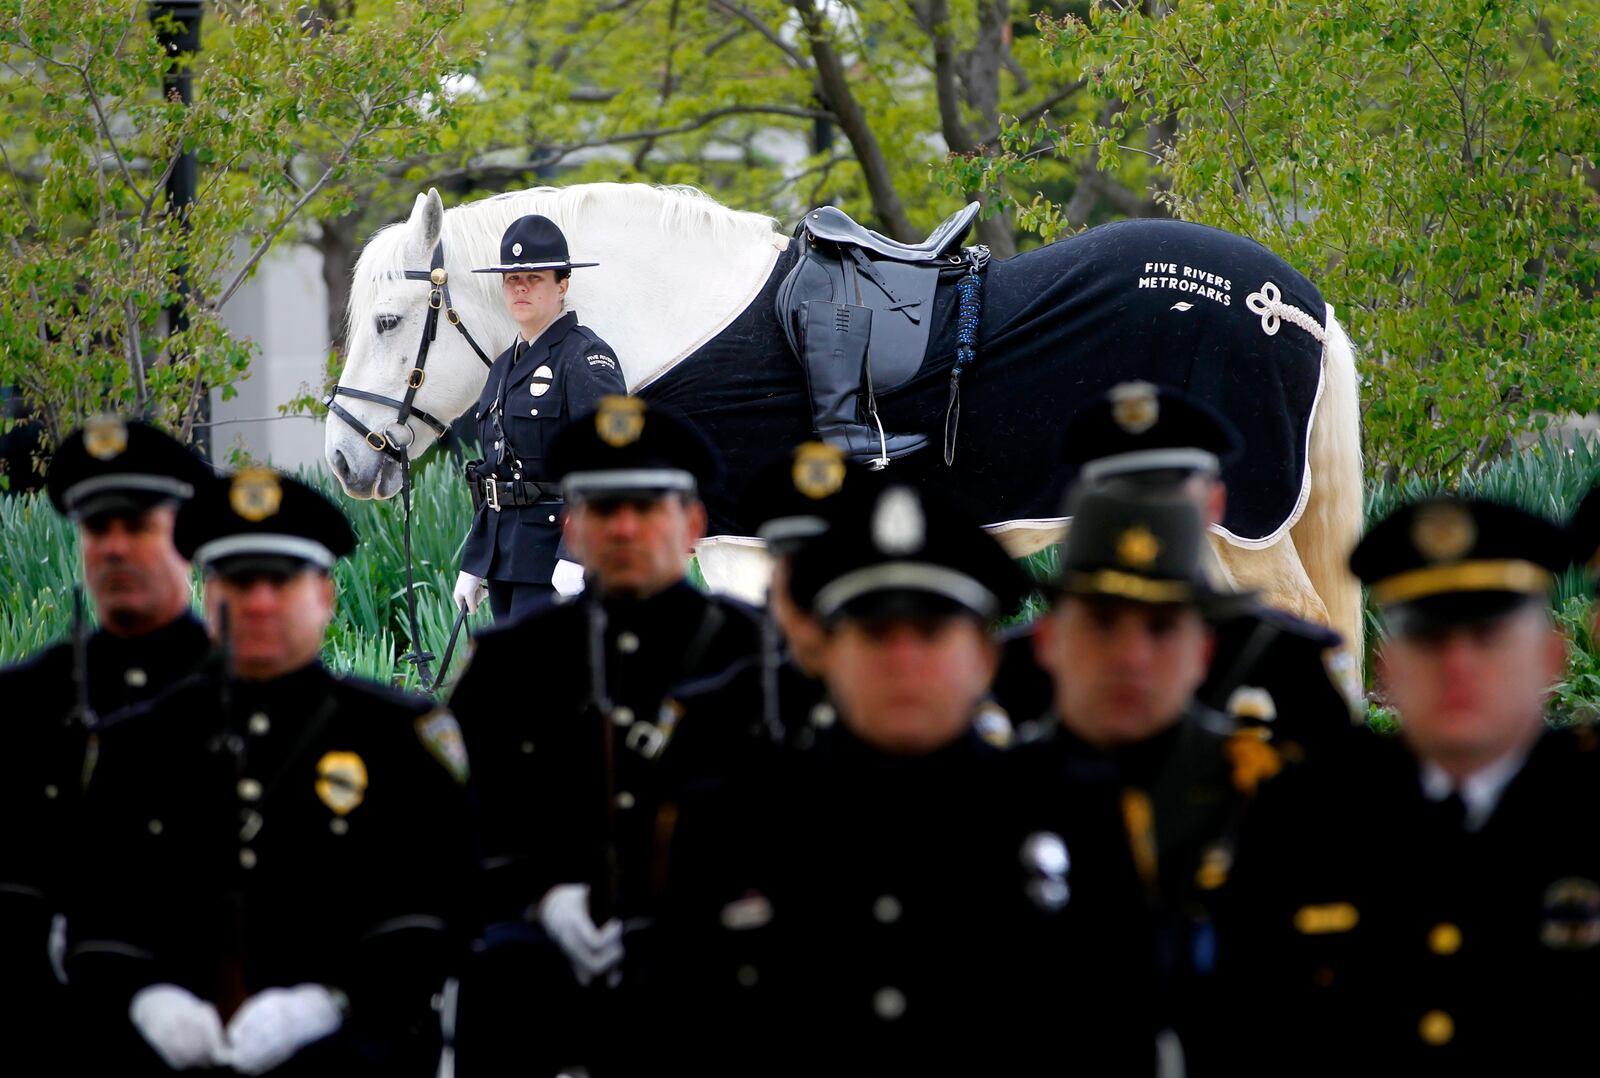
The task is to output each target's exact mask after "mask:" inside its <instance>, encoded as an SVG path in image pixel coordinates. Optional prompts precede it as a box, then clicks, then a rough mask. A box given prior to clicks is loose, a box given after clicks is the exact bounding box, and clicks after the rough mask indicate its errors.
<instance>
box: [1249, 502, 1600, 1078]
mask: <svg viewBox="0 0 1600 1078" xmlns="http://www.w3.org/2000/svg"><path fill="white" fill-rule="evenodd" d="M1568 560H1569V548H1568V546H1567V540H1566V537H1565V536H1564V535H1563V533H1562V531H1561V529H1559V528H1557V527H1556V526H1555V525H1553V524H1551V523H1550V522H1548V521H1546V520H1543V519H1541V518H1539V517H1536V516H1533V515H1531V514H1528V513H1525V512H1522V511H1521V510H1518V509H1513V508H1509V507H1506V506H1501V505H1495V504H1492V503H1489V502H1484V501H1477V500H1472V499H1464V498H1438V499H1432V500H1427V501H1422V502H1417V503H1415V504H1412V505H1407V506H1404V507H1402V508H1400V509H1397V510H1396V511H1395V512H1393V513H1391V514H1390V515H1389V516H1388V517H1386V518H1385V519H1384V520H1382V521H1380V522H1379V523H1378V524H1376V525H1375V526H1373V528H1372V529H1371V531H1369V532H1368V534H1367V536H1366V538H1364V539H1363V540H1362V541H1361V543H1360V544H1359V545H1358V546H1357V547H1356V549H1355V552H1354V553H1353V554H1352V555H1351V557H1350V565H1351V568H1352V569H1353V570H1354V571H1355V573H1356V575H1357V576H1359V577H1360V578H1361V580H1362V581H1363V582H1364V583H1365V584H1367V585H1368V587H1369V588H1370V589H1371V596H1372V599H1373V601H1374V602H1375V603H1376V604H1377V605H1378V607H1379V608H1380V609H1381V611H1382V614H1383V619H1384V624H1385V628H1386V635H1385V637H1384V638H1383V640H1382V642H1381V643H1380V645H1379V653H1378V658H1377V662H1378V677H1379V681H1380V684H1381V686H1382V688H1383V689H1384V691H1385V692H1386V693H1387V695H1388V699H1389V700H1390V702H1392V704H1393V705H1394V707H1395V708H1396V710H1397V711H1398V712H1399V715H1400V735H1399V736H1398V737H1379V736H1377V735H1371V736H1365V737H1363V738H1361V739H1360V748H1361V752H1360V754H1359V755H1358V756H1357V758H1356V759H1355V761H1354V766H1345V767H1330V766H1319V765H1320V764H1321V761H1318V760H1317V759H1316V758H1313V759H1312V760H1311V761H1310V764H1309V765H1308V766H1307V767H1305V768H1303V769H1301V770H1300V771H1299V772H1298V773H1296V774H1292V775H1285V776H1284V778H1283V780H1281V781H1279V782H1274V783H1272V784H1271V785H1270V786H1269V787H1268V788H1267V790H1266V791H1265V792H1264V794H1263V796H1262V799H1261V803H1260V805H1259V811H1258V812H1257V813H1256V814H1254V815H1253V816H1252V818H1251V820H1250V822H1249V825H1248V827H1247V829H1246V833H1245V836H1244V839H1243V841H1242V843H1241V848H1240V852H1239V861H1238V866H1237V872H1236V874H1235V884H1236V888H1237V901H1238V909H1237V910H1236V912H1235V915H1234V916H1233V917H1232V918H1230V920H1229V922H1228V923H1227V924H1226V925H1225V928H1226V931H1225V933H1224V943H1225V944H1228V945H1229V947H1228V950H1227V951H1225V955H1229V956H1236V957H1237V968H1236V970H1235V972H1236V973H1237V989H1238V993H1237V995H1236V997H1235V999H1234V1000H1233V1005H1234V1006H1235V1007H1241V1006H1243V1007H1248V1008H1249V1013H1250V1014H1251V1016H1252V1022H1251V1032H1250V1033H1249V1034H1247V1035H1245V1036H1241V1037H1240V1038H1239V1039H1238V1040H1237V1041H1236V1042H1235V1048H1236V1049H1237V1055H1238V1057H1239V1059H1238V1064H1239V1066H1238V1068H1237V1069H1238V1070H1239V1072H1241V1073H1245V1072H1249V1073H1260V1074H1267V1073H1271V1074H1281V1073H1284V1072H1285V1071H1293V1072H1294V1073H1296V1074H1308V1075H1321V1074H1329V1075H1332V1074H1349V1073H1351V1071H1352V1068H1355V1067H1361V1066H1370V1064H1371V1061H1372V1060H1383V1065H1384V1067H1385V1068H1388V1069H1391V1070H1393V1071H1394V1072H1395V1073H1404V1074H1413V1075H1446V1074H1451V1075H1454V1074H1490V1073H1521V1074H1555V1073H1559V1072H1560V1070H1564V1069H1566V1068H1569V1067H1571V1066H1572V1065H1573V1061H1574V1060H1581V1059H1583V1058H1585V1056H1586V1055H1587V1053H1588V1052H1589V1050H1590V1048H1589V1042H1590V1040H1591V1039H1592V1033H1591V1029H1592V1026H1591V1017H1592V1014H1593V990H1594V985H1595V983H1596V981H1597V979H1600V844H1597V843H1596V842H1595V841H1594V835H1593V821H1594V820H1595V818H1596V814H1597V812H1600V751H1597V745H1600V739H1597V737H1596V736H1595V731H1594V730H1593V729H1592V728H1589V727H1580V728H1575V729H1567V730H1554V729H1551V728H1550V727H1549V726H1548V725H1547V724H1546V722H1545V716H1544V706H1545V701H1546V699H1547V697H1548V692H1549V688H1550V686H1551V685H1552V684H1553V683H1554V682H1556V681H1557V680H1558V679H1559V678H1560V677H1561V675H1562V672H1563V668H1564V663H1565V656H1566V644H1565V641H1564V639H1563V637H1562V636H1561V634H1560V633H1559V632H1558V631H1557V630H1556V628H1555V627H1554V625H1553V624H1552V622H1551V618H1550V613H1549V605H1548V603H1549V596H1550V592H1551V589H1552V588H1553V586H1554V579H1555V578H1554V574H1555V573H1557V572H1559V571H1560V570H1561V569H1563V568H1564V567H1565V565H1566V564H1567V562H1568ZM1235 1013H1237V1012H1235ZM1558 1068H1559V1069H1558Z"/></svg>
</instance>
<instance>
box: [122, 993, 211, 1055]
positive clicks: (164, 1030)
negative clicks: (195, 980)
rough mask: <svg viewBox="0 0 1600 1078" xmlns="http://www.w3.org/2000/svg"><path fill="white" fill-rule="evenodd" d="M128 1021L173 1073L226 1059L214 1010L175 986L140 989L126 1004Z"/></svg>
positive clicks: (192, 994) (193, 995) (203, 1001)
mask: <svg viewBox="0 0 1600 1078" xmlns="http://www.w3.org/2000/svg"><path fill="white" fill-rule="evenodd" d="M128 1018H129V1020H131V1021H132V1022H133V1025H134V1028H135V1029H137V1030H138V1031H139V1035H140V1036H142V1037H143V1038H144V1039H145V1040H146V1041H148V1042H149V1043H150V1047H152V1048H154V1049H155V1050H156V1054H157V1055H159V1056H160V1057H161V1058H162V1060H164V1061H165V1062H166V1064H167V1066H169V1067H171V1068H172V1069H173V1070H175V1071H181V1070H188V1069H189V1068H190V1067H210V1066H215V1065H220V1064H222V1063H225V1062H226V1060H227V1052H228V1048H227V1041H226V1039H225V1038H224V1036H223V1033H222V1018H221V1017H220V1016H219V1015H218V1014H217V1009H216V1008H215V1007H213V1006H212V1005H211V1004H209V1003H207V1002H206V1001H205V1000H203V999H201V998H200V997H199V996H196V995H195V994H194V993H193V992H190V991H188V990H187V989H184V988H179V987H178V986H177V985H175V984H152V985H150V986H148V987H146V988H141V989H139V991H137V992H135V993H134V995H133V1001H132V1002H131V1003H129V1004H128Z"/></svg>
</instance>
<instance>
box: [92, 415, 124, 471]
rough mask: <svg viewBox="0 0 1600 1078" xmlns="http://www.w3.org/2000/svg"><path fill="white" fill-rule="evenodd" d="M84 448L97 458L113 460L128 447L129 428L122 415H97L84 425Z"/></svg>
mask: <svg viewBox="0 0 1600 1078" xmlns="http://www.w3.org/2000/svg"><path fill="white" fill-rule="evenodd" d="M83 448H84V449H85V450H86V451H87V452H88V454H89V455H90V456H91V457H93V458H94V459H95V460H113V459H115V458H116V457H119V456H121V455H122V454H123V453H124V452H126V451H127V448H128V428H127V426H126V425H125V424H124V423H123V422H122V418H121V417H120V416H114V415H97V416H95V417H94V418H93V419H90V420H89V421H88V422H87V423H85V424H84V425H83Z"/></svg>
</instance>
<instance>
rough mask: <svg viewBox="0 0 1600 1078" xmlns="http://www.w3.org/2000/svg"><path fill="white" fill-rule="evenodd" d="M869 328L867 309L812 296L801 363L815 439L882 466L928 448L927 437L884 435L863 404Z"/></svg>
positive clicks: (867, 383)
mask: <svg viewBox="0 0 1600 1078" xmlns="http://www.w3.org/2000/svg"><path fill="white" fill-rule="evenodd" d="M871 327H872V311H871V310H870V309H869V308H866V307H857V306H852V305H849V304H843V303H827V302H821V301H816V300H813V301H811V302H809V303H807V304H806V335H805V357H804V362H803V363H802V364H801V365H802V366H803V367H804V368H805V373H806V388H807V390H808V391H809V392H810V394H811V427H812V430H814V431H815V432H816V435H817V437H818V438H820V439H822V440H823V441H825V442H827V443H828V444H829V445H833V446H837V447H838V448H839V449H842V450H844V452H845V455H846V456H848V457H849V458H850V459H851V460H853V461H855V462H856V463H858V464H872V465H873V466H874V467H878V468H881V467H883V466H884V465H886V464H888V463H889V462H890V461H892V460H898V459H899V458H901V457H905V456H909V455H910V454H912V453H915V452H916V451H917V450H919V449H921V448H923V447H924V446H926V445H927V444H928V436H927V435H925V434H889V433H886V432H885V431H884V430H883V428H882V426H881V425H880V424H879V423H878V422H877V420H876V416H875V415H874V414H873V411H874V409H873V408H872V407H871V406H870V405H869V404H868V403H867V400H868V399H869V398H870V391H871V371H870V369H869V367H868V365H867V360H866V356H867V339H868V337H869V335H870V332H871ZM864 390H865V391H866V392H863V391H864ZM879 462H881V463H879Z"/></svg>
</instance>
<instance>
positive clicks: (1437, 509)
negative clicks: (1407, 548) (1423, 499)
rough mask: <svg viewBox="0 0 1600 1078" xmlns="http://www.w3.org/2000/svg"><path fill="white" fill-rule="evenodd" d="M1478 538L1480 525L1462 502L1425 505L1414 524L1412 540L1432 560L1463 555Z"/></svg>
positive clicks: (1423, 554)
mask: <svg viewBox="0 0 1600 1078" xmlns="http://www.w3.org/2000/svg"><path fill="white" fill-rule="evenodd" d="M1477 541H1478V526H1477V525H1476V524H1474V523H1473V520H1472V514H1470V513H1468V512H1467V511H1466V510H1465V509H1463V508H1462V507H1461V506H1459V505H1449V504H1443V505H1425V506H1423V507H1422V508H1421V509H1419V510H1418V511H1417V516H1416V519H1415V520H1414V521H1412V524H1411V542H1412V544H1413V545H1414V546H1415V547H1416V548H1417V552H1418V553H1419V554H1421V555H1422V556H1423V557H1425V558H1427V559H1428V560H1429V561H1446V560H1448V559H1450V558H1459V557H1460V556H1461V555H1463V554H1465V553H1466V552H1467V551H1469V550H1471V549H1472V544H1473V543H1475V542H1477Z"/></svg>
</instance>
